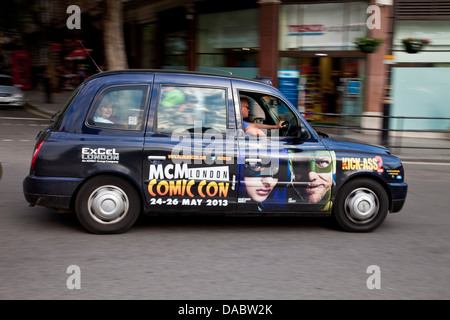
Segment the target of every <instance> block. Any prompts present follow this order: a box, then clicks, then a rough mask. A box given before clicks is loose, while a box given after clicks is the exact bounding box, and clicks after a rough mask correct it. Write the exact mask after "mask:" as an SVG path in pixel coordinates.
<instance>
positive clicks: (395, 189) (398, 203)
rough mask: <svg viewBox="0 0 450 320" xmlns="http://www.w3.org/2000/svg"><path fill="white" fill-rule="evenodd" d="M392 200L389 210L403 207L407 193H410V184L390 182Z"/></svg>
mask: <svg viewBox="0 0 450 320" xmlns="http://www.w3.org/2000/svg"><path fill="white" fill-rule="evenodd" d="M389 188H390V190H391V195H392V201H391V207H390V209H389V211H391V212H398V211H400V210H401V209H402V208H403V205H404V204H405V201H406V194H407V193H408V185H407V184H406V183H404V182H398V183H390V184H389Z"/></svg>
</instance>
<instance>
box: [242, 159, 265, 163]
mask: <svg viewBox="0 0 450 320" xmlns="http://www.w3.org/2000/svg"><path fill="white" fill-rule="evenodd" d="M261 161H262V160H261V159H253V158H247V159H245V163H249V164H255V163H261Z"/></svg>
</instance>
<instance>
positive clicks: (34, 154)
mask: <svg viewBox="0 0 450 320" xmlns="http://www.w3.org/2000/svg"><path fill="white" fill-rule="evenodd" d="M43 144H44V141H41V142H40V143H39V144H38V145H37V147H36V149H34V153H33V158H32V159H31V170H34V165H35V164H36V158H37V155H38V153H39V150H41V147H42V145H43Z"/></svg>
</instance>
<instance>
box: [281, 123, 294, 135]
mask: <svg viewBox="0 0 450 320" xmlns="http://www.w3.org/2000/svg"><path fill="white" fill-rule="evenodd" d="M281 124H282V125H286V126H285V127H283V128H281V129H280V130H283V131H282V135H283V137H286V136H287V135H288V132H289V130H290V129H291V123H290V122H289V121H283V123H281Z"/></svg>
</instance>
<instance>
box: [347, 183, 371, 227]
mask: <svg viewBox="0 0 450 320" xmlns="http://www.w3.org/2000/svg"><path fill="white" fill-rule="evenodd" d="M379 207H380V205H379V201H378V197H377V195H376V194H375V193H374V192H373V191H372V190H370V189H367V188H358V189H355V190H353V191H352V192H351V193H350V194H349V195H348V197H347V199H345V214H346V215H347V217H348V218H349V219H350V220H351V221H353V222H355V223H358V224H363V223H368V222H370V221H372V220H373V219H374V218H375V217H376V216H377V213H378V210H379Z"/></svg>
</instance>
